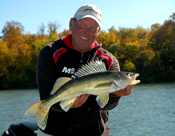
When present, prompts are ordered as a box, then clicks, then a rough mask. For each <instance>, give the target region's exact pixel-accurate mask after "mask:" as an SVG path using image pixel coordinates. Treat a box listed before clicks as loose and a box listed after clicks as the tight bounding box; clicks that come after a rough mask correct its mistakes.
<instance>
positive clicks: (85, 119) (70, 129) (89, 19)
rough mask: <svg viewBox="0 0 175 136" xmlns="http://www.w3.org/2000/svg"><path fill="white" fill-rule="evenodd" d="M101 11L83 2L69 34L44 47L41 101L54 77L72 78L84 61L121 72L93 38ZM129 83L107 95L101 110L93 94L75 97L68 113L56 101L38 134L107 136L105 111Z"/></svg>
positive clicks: (40, 68) (126, 92)
mask: <svg viewBox="0 0 175 136" xmlns="http://www.w3.org/2000/svg"><path fill="white" fill-rule="evenodd" d="M101 17H102V16H101V11H100V10H99V9H98V8H97V7H96V6H94V5H83V6H81V7H80V8H79V9H78V11H77V12H76V13H75V15H74V17H73V18H71V19H70V23H69V29H70V31H71V32H72V33H70V34H69V35H68V36H66V37H63V38H60V39H58V40H56V41H54V42H53V43H51V44H49V45H47V46H45V47H44V48H43V49H42V50H41V51H40V54H39V57H38V62H37V83H38V87H39V92H40V98H41V100H44V99H46V98H48V97H49V96H50V92H51V90H52V88H53V85H54V83H55V81H56V79H57V78H59V77H73V75H74V73H75V72H76V71H77V69H79V68H80V67H81V66H82V65H83V64H86V63H88V62H90V61H92V60H102V61H103V62H104V63H105V64H106V68H107V69H108V70H109V69H110V70H117V71H120V67H119V63H118V61H117V59H116V58H115V57H114V56H113V55H112V54H111V53H109V52H108V51H106V50H105V49H103V48H102V47H101V46H102V44H101V43H99V42H97V41H95V39H96V38H97V36H98V32H99V31H100V29H101ZM132 88H133V86H132V85H129V86H127V88H125V89H123V90H120V91H116V92H114V93H113V94H110V99H109V102H108V104H107V105H106V106H105V107H104V108H103V109H101V108H100V107H99V106H98V104H97V102H96V100H95V98H96V96H93V95H89V94H83V95H81V96H80V97H77V98H76V100H75V102H74V104H73V106H72V107H71V109H70V110H69V111H68V112H64V111H63V110H62V109H61V107H60V106H59V103H57V104H55V105H53V106H52V107H51V109H50V111H49V117H48V122H47V126H46V128H45V130H44V131H41V130H39V132H38V135H39V136H41V135H44V134H45V135H48V134H49V135H54V136H101V135H103V136H107V135H109V133H110V127H109V125H108V124H107V122H108V117H109V115H108V110H110V109H112V108H114V107H116V106H117V104H118V102H119V99H120V97H121V96H125V95H129V94H130V93H131V89H132Z"/></svg>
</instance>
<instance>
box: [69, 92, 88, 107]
mask: <svg viewBox="0 0 175 136" xmlns="http://www.w3.org/2000/svg"><path fill="white" fill-rule="evenodd" d="M89 96H90V94H83V95H81V96H79V97H77V98H76V99H75V101H74V104H73V105H72V107H71V108H78V107H80V106H81V105H83V104H84V103H85V102H86V100H87V99H88V97H89Z"/></svg>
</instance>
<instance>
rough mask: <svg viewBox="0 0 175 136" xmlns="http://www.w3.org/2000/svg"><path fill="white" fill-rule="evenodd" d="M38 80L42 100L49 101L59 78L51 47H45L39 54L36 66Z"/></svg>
mask: <svg viewBox="0 0 175 136" xmlns="http://www.w3.org/2000/svg"><path fill="white" fill-rule="evenodd" d="M36 78H37V84H38V89H39V93H40V99H41V100H44V99H47V98H48V97H49V96H50V92H51V91H52V88H53V85H54V83H55V81H56V79H57V78H58V72H57V69H56V65H55V63H54V59H53V55H52V52H51V49H50V46H45V47H44V48H43V49H42V50H41V51H40V53H39V56H38V60H37V66H36Z"/></svg>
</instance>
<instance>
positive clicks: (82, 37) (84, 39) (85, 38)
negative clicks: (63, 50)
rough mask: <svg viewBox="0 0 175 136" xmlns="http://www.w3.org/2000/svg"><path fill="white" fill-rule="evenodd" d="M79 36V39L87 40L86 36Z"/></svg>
mask: <svg viewBox="0 0 175 136" xmlns="http://www.w3.org/2000/svg"><path fill="white" fill-rule="evenodd" d="M80 37H81V39H83V40H88V38H85V37H82V36H80Z"/></svg>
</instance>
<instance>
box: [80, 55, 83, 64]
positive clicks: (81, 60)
mask: <svg viewBox="0 0 175 136" xmlns="http://www.w3.org/2000/svg"><path fill="white" fill-rule="evenodd" d="M80 62H81V63H82V62H83V54H81V59H80Z"/></svg>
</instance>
